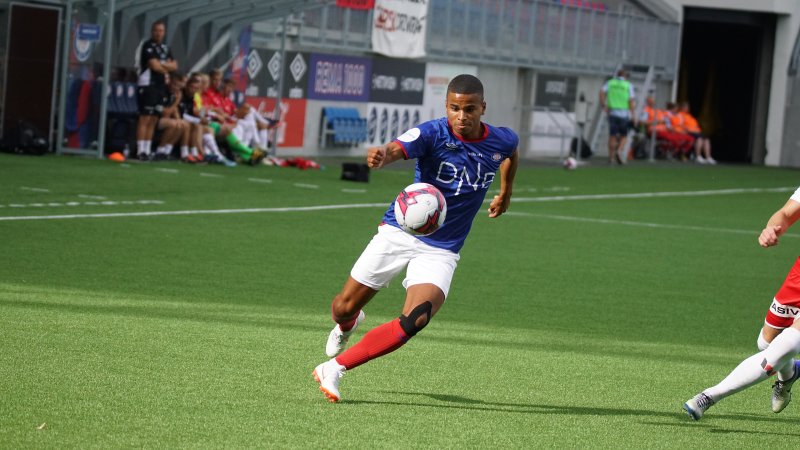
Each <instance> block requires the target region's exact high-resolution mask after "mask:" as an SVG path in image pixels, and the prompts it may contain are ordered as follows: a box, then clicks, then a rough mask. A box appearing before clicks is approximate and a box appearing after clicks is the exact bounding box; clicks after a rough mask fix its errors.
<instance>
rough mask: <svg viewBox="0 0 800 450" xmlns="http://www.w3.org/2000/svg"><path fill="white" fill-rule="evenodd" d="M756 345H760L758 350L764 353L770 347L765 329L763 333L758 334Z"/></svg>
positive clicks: (762, 330)
mask: <svg viewBox="0 0 800 450" xmlns="http://www.w3.org/2000/svg"><path fill="white" fill-rule="evenodd" d="M756 345H758V349H759V350H761V351H762V352H763V351H764V350H766V349H767V347H769V342H767V340H766V339H764V329H763V328H762V329H761V331H759V332H758V339H757V340H756Z"/></svg>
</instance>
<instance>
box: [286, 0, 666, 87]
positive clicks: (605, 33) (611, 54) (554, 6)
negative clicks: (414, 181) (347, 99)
mask: <svg viewBox="0 0 800 450" xmlns="http://www.w3.org/2000/svg"><path fill="white" fill-rule="evenodd" d="M372 19H373V16H372V11H359V10H351V9H344V8H337V7H326V8H320V9H317V10H313V11H307V12H306V13H305V14H304V18H303V25H302V27H301V29H300V43H301V44H303V45H310V46H314V47H322V48H335V49H344V50H353V51H365V50H366V51H368V50H370V49H371V28H372ZM427 25H428V26H427V37H426V50H427V54H428V58H430V59H435V60H439V61H450V62H461V63H470V64H475V63H491V64H496V65H513V66H518V67H530V68H534V69H539V70H548V71H559V72H564V71H568V72H575V73H587V74H602V75H607V74H609V73H611V72H612V71H613V70H614V68H615V67H617V65H618V64H619V63H624V64H626V65H641V66H653V67H654V69H655V71H656V73H657V74H658V75H659V77H660V78H661V79H674V77H675V76H676V67H677V56H678V46H679V45H680V26H679V24H678V23H676V22H667V21H663V20H659V19H654V18H648V17H641V16H634V15H628V14H621V13H616V12H610V11H603V10H597V9H587V8H579V7H572V6H566V5H562V4H561V3H557V2H552V1H545V0H430V2H429V10H428V19H427Z"/></svg>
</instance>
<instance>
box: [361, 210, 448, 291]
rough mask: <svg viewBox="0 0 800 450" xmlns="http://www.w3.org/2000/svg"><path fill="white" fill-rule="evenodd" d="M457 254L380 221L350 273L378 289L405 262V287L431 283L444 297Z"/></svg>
mask: <svg viewBox="0 0 800 450" xmlns="http://www.w3.org/2000/svg"><path fill="white" fill-rule="evenodd" d="M459 258H460V256H459V255H458V253H453V252H451V251H449V250H444V249H441V248H436V247H433V246H431V245H428V244H426V243H424V242H422V241H420V240H419V239H417V238H415V237H413V236H411V235H409V234H408V233H406V232H404V231H403V230H401V229H399V228H397V227H393V226H391V225H381V226H379V227H378V234H376V235H375V236H374V237H373V238H372V241H370V243H369V244H368V245H367V248H365V249H364V252H363V253H361V256H360V257H359V258H358V261H356V263H355V264H354V265H353V269H352V270H351V271H350V276H351V277H353V279H354V280H356V281H358V282H359V283H361V284H363V285H365V286H368V287H370V288H372V289H375V290H379V289H382V288H385V287H386V286H388V285H389V282H390V281H392V279H393V278H394V277H395V276H397V274H398V273H400V271H401V270H403V268H405V267H406V266H408V269H407V270H406V278H405V279H404V280H403V287H404V288H406V289H408V288H409V286H414V285H415V284H425V283H431V284H434V285H436V286H437V287H438V288H439V289H441V290H442V292H443V293H444V296H445V298H447V293H448V291H450V282H451V281H452V280H453V273H454V272H455V270H456V266H457V265H458V260H459Z"/></svg>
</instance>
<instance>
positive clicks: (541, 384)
mask: <svg viewBox="0 0 800 450" xmlns="http://www.w3.org/2000/svg"><path fill="white" fill-rule="evenodd" d="M328 164H329V166H328V168H327V169H326V170H322V171H300V170H296V169H288V168H276V167H237V168H234V169H228V168H224V167H218V166H188V165H181V164H177V163H161V164H136V163H130V164H123V165H120V164H116V163H111V162H107V161H98V160H90V159H83V158H74V157H57V156H47V157H41V158H38V157H19V156H13V155H0V237H2V244H0V248H2V250H3V251H2V257H0V447H2V448H119V447H142V448H185V447H191V448H242V447H246V448H253V447H257V448H258V447H272V448H287V447H298V448H341V447H344V448H400V447H410V448H486V447H498V448H537V447H545V448H554V447H558V448H683V447H687V446H688V447H694V448H754V447H763V446H765V445H766V446H769V447H771V448H796V444H797V442H798V438H800V431H797V429H796V428H797V427H796V424H797V423H798V419H800V403H799V404H793V405H790V406H789V407H788V408H787V409H786V410H785V411H784V412H782V413H781V414H780V415H775V414H773V413H772V412H771V411H770V408H769V395H770V386H769V384H768V383H767V382H765V383H763V384H762V385H759V386H756V387H754V388H752V389H750V390H747V391H745V392H743V393H741V394H738V395H736V396H733V397H730V398H729V399H726V400H725V401H723V402H721V403H720V404H718V405H716V406H714V407H713V408H712V409H711V410H709V412H708V414H707V415H706V416H705V417H704V418H703V419H702V420H701V421H700V422H697V423H694V422H691V421H689V419H688V418H687V417H686V416H685V414H683V412H682V410H681V404H682V403H683V402H684V401H685V400H686V399H688V398H689V397H691V396H692V395H694V394H695V393H696V392H698V391H699V390H701V389H702V388H704V387H707V386H710V385H713V384H715V383H717V382H718V381H719V380H720V379H721V378H722V377H723V376H725V375H726V374H727V373H728V372H729V371H730V370H731V369H732V368H733V367H734V366H735V365H736V364H738V362H739V361H740V360H742V359H743V358H744V357H746V356H749V355H750V354H752V353H755V352H756V347H755V340H756V337H757V335H758V329H759V327H760V326H761V324H762V323H763V316H764V314H765V313H766V309H767V307H768V305H769V303H770V301H771V299H772V296H773V295H774V292H775V291H776V290H777V288H778V287H779V286H780V284H781V282H782V280H783V278H784V277H785V274H786V272H787V271H788V269H789V267H790V266H791V265H792V263H793V262H794V259H795V258H796V256H797V248H798V245H800V240H798V239H797V238H798V237H800V233H798V234H795V233H794V232H793V230H790V233H789V234H787V235H785V236H784V237H783V238H782V242H781V245H779V246H778V247H775V248H771V249H766V250H765V249H761V248H760V247H758V245H757V243H756V237H757V235H758V233H759V232H760V230H761V228H762V227H763V224H764V223H765V222H766V220H767V218H768V217H769V216H770V215H771V214H772V212H774V211H775V210H776V209H778V208H779V207H780V206H781V205H783V203H785V202H786V200H787V199H788V197H789V195H790V194H791V192H792V190H793V189H794V187H796V186H797V185H798V184H800V183H798V178H800V177H798V174H799V173H800V172H798V171H796V170H789V169H773V168H760V167H748V166H725V165H721V166H716V167H707V166H692V165H680V164H661V163H660V164H649V163H637V164H633V165H630V166H628V167H622V168H619V167H607V166H604V165H600V164H598V165H597V166H594V167H591V166H589V167H581V168H579V169H578V170H576V171H565V170H563V169H561V168H557V167H544V166H537V165H530V164H526V165H524V167H522V168H520V170H519V172H518V175H517V181H516V184H515V190H514V201H512V205H511V209H510V210H509V214H508V215H506V216H504V217H501V218H499V219H489V218H487V217H486V215H485V214H483V213H481V214H480V215H479V216H478V217H477V218H476V220H475V222H474V226H473V231H472V233H471V235H470V237H469V238H468V240H467V243H466V246H465V247H464V249H463V250H462V252H461V260H460V262H459V268H458V270H457V271H456V275H455V278H454V282H453V286H452V289H451V291H450V296H449V298H448V301H447V303H446V305H445V307H444V308H443V309H442V311H441V312H440V313H439V314H438V315H437V317H436V318H435V319H434V320H433V321H432V323H431V324H430V325H429V326H428V327H427V328H426V329H425V330H424V331H423V332H422V333H420V335H419V336H417V337H416V338H414V339H413V340H412V341H410V343H409V344H408V345H406V346H405V347H404V348H403V349H401V350H399V351H397V352H395V353H393V354H391V355H388V356H386V357H383V358H381V359H379V360H376V361H373V362H370V363H369V364H366V365H364V366H362V367H359V368H358V369H355V370H353V371H351V372H349V373H347V374H346V375H345V377H344V378H343V379H342V384H341V392H342V395H343V401H342V402H340V403H338V404H330V403H328V402H326V401H325V398H324V397H323V396H322V394H321V393H320V392H318V391H317V385H316V383H314V381H313V379H312V377H311V370H312V369H313V368H314V366H315V365H316V364H318V363H320V362H322V361H324V360H325V359H326V357H325V355H324V351H323V348H324V345H325V340H326V338H327V334H328V332H329V331H330V327H331V326H332V322H331V320H330V309H329V304H330V300H331V298H332V297H333V295H334V294H336V292H337V291H338V289H339V288H340V286H341V283H342V282H343V281H344V280H345V278H346V277H347V274H348V271H349V269H350V267H351V265H352V263H353V262H354V261H355V259H356V258H357V257H358V255H359V254H360V252H361V250H362V249H363V247H364V246H365V245H366V243H367V242H368V241H369V239H370V238H371V236H372V234H373V233H374V231H375V229H376V226H377V225H378V223H379V221H380V218H381V215H382V213H383V210H384V209H385V207H386V206H388V204H389V202H390V201H391V200H392V199H393V197H394V195H396V193H397V192H398V191H399V190H400V189H401V188H402V187H403V186H405V185H406V184H408V183H410V182H411V181H412V177H413V172H412V170H411V169H410V166H408V165H402V164H400V165H399V166H398V168H395V169H390V168H387V169H386V170H382V171H373V172H372V173H371V181H370V182H369V183H366V184H364V183H352V182H347V181H341V180H340V179H339V174H340V172H339V167H338V165H337V164H336V161H334V160H330V161H328ZM497 187H498V186H497V185H494V186H493V188H495V189H496V188H497ZM725 190H733V191H725ZM675 192H684V193H685V192H691V193H694V194H692V195H677V194H668V195H661V196H649V197H648V196H629V197H625V196H620V194H641V193H675ZM598 195H605V197H598ZM346 205H350V206H346ZM330 206H333V207H332V208H330V209H326V208H316V207H330ZM299 207H308V208H306V209H298V208H299ZM176 212H180V213H179V214H178V213H176ZM131 213H133V214H138V215H131ZM159 214H162V215H159ZM87 215H89V216H87ZM91 215H94V216H91ZM43 217H48V218H46V219H45V218H43ZM9 218H16V219H15V220H9ZM402 296H403V291H402V287H401V286H400V279H398V280H396V281H395V282H394V283H393V284H392V285H391V286H390V287H389V288H387V289H386V290H385V291H384V292H381V293H380V294H379V295H378V296H377V297H376V298H375V299H374V300H373V302H372V303H370V305H369V306H368V307H367V308H366V310H365V311H366V313H367V320H366V321H365V322H364V323H363V324H362V328H360V329H359V331H358V332H357V333H356V336H354V338H353V340H357V339H358V338H359V337H360V336H361V335H363V333H364V332H365V331H367V330H369V329H370V328H372V327H374V326H376V325H378V324H380V323H383V322H385V321H388V320H391V319H392V318H394V317H396V316H397V315H398V314H399V310H400V308H401V306H402Z"/></svg>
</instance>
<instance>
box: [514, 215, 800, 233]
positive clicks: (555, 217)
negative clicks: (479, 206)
mask: <svg viewBox="0 0 800 450" xmlns="http://www.w3.org/2000/svg"><path fill="white" fill-rule="evenodd" d="M506 214H508V215H509V216H521V217H535V218H541V219H553V220H565V221H569V222H587V223H601V224H604V225H629V226H635V227H645V228H664V229H669V230H687V231H709V232H714V233H732V234H746V235H750V236H752V235H754V234H757V233H758V232H757V231H753V230H740V229H735V228H715V227H700V226H696V225H670V224H664V223H654V222H636V221H633V220H617V219H598V218H594V217H578V216H562V215H557V214H537V213H526V212H515V211H510V212H507V213H506ZM783 236H787V237H795V238H796V237H800V234H790V233H786V234H783V235H781V237H783Z"/></svg>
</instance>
